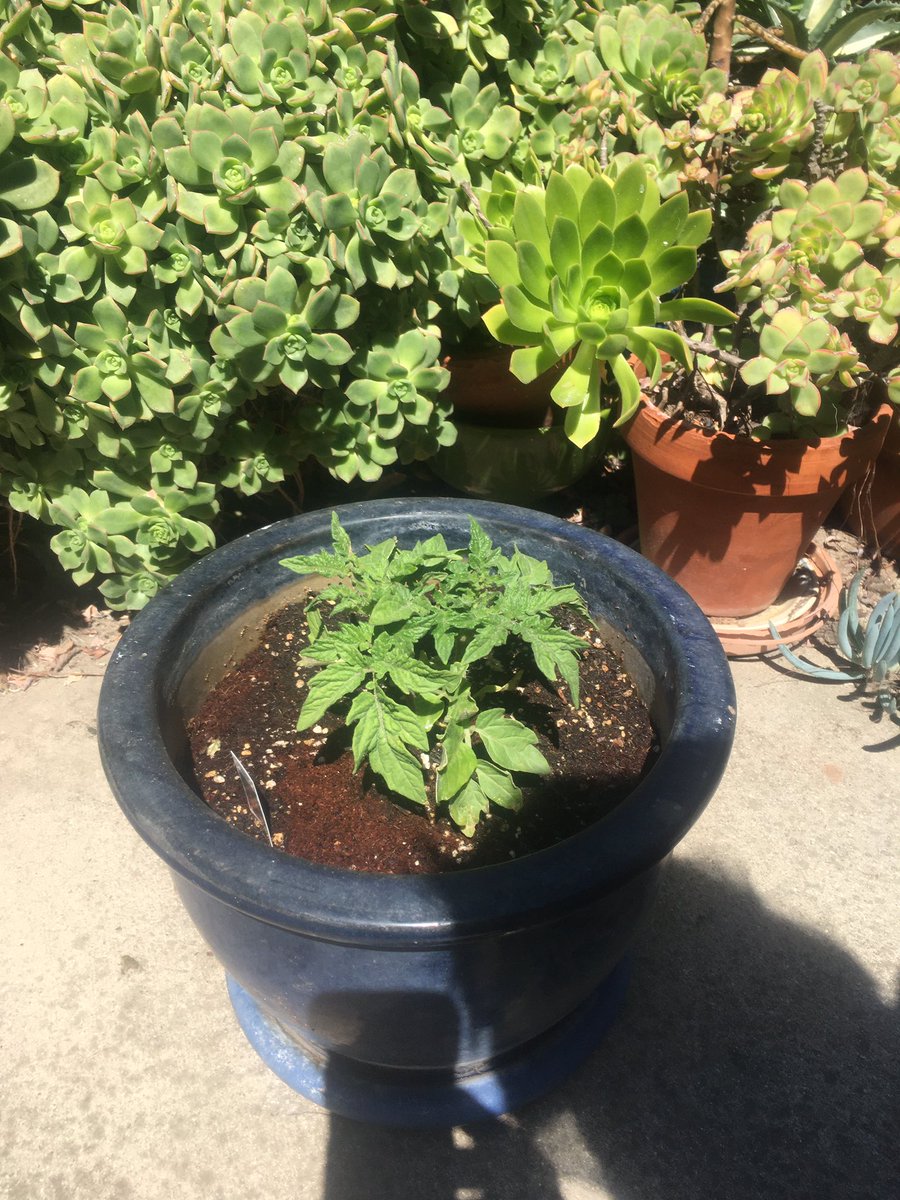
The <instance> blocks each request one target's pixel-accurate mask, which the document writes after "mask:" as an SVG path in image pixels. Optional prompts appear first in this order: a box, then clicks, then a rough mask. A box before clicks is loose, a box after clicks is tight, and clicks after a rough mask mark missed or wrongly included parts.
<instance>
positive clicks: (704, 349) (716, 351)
mask: <svg viewBox="0 0 900 1200" xmlns="http://www.w3.org/2000/svg"><path fill="white" fill-rule="evenodd" d="M688 345H689V346H690V348H691V349H692V350H693V351H694V353H695V354H705V355H706V356H707V358H715V359H718V361H719V362H723V363H725V365H726V366H728V367H742V366H743V365H744V362H745V361H746V360H745V359H743V358H741V357H740V355H738V354H732V353H731V351H730V350H722V349H720V348H719V347H718V346H716V345H715V343H713V342H689V343H688Z"/></svg>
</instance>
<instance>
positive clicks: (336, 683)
mask: <svg viewBox="0 0 900 1200" xmlns="http://www.w3.org/2000/svg"><path fill="white" fill-rule="evenodd" d="M364 679H365V672H363V671H360V670H359V669H358V668H356V667H350V666H347V665H346V664H345V663H339V662H337V663H331V664H329V665H328V666H327V667H325V668H324V669H323V670H321V671H319V672H318V673H317V674H316V675H314V676H313V677H312V679H311V680H310V681H309V685H308V687H307V691H306V699H305V700H304V702H303V707H302V708H301V709H300V716H299V717H298V718H297V728H298V729H309V727H310V726H311V725H315V723H316V722H317V721H319V720H321V719H322V717H323V716H324V715H325V713H326V712H328V710H329V709H330V708H331V707H332V705H334V704H337V702H338V701H339V700H343V698H344V697H345V696H348V695H349V694H350V693H351V692H354V691H356V689H357V688H358V687H360V686H361V684H362V682H363V680H364Z"/></svg>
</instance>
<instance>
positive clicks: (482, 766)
mask: <svg viewBox="0 0 900 1200" xmlns="http://www.w3.org/2000/svg"><path fill="white" fill-rule="evenodd" d="M475 778H476V780H477V781H478V785H479V787H480V788H481V790H482V792H484V794H485V796H487V798H488V799H489V800H491V801H492V802H493V803H494V804H499V805H500V807H501V808H508V809H510V810H511V811H512V812H518V811H519V810H520V809H521V807H522V790H521V788H518V787H516V785H515V783H514V782H513V779H512V776H511V775H510V773H509V772H508V771H504V770H503V768H502V767H495V766H494V764H493V763H487V762H480V763H479V764H478V769H477V771H476V772H475Z"/></svg>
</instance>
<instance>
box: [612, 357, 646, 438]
mask: <svg viewBox="0 0 900 1200" xmlns="http://www.w3.org/2000/svg"><path fill="white" fill-rule="evenodd" d="M612 371H613V376H614V378H615V381H616V383H617V384H618V385H619V392H620V394H621V397H622V399H621V404H620V412H619V416H618V419H617V420H616V423H615V424H616V428H618V427H619V426H620V425H624V424H625V422H626V421H629V420H630V419H631V418H632V417H633V416H634V414H635V413H636V412H637V408H638V404H639V403H640V400H641V385H640V384H639V383H638V379H637V376H636V375H635V373H634V371H633V370H632V368H631V367H630V366H629V365H628V362H627V360H626V359H625V358H623V356H622V355H621V354H620V355H618V356H617V357H616V358H614V359H613V360H612Z"/></svg>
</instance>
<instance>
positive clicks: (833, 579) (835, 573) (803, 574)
mask: <svg viewBox="0 0 900 1200" xmlns="http://www.w3.org/2000/svg"><path fill="white" fill-rule="evenodd" d="M840 593H841V574H840V571H839V570H838V568H837V565H836V564H835V562H834V560H833V559H832V558H831V557H830V556H829V555H828V554H826V552H825V551H824V550H823V549H822V548H821V547H820V546H815V545H813V546H810V547H809V549H808V550H807V552H806V556H805V557H804V558H801V559H800V562H799V563H798V564H797V567H796V570H795V571H794V573H793V575H792V576H791V578H790V579H789V580H788V582H787V584H786V585H785V587H784V589H783V591H782V593H781V595H780V596H779V597H778V599H777V600H776V601H775V602H774V603H773V604H770V605H769V607H768V608H764V609H763V611H762V612H758V613H753V615H752V616H749V617H710V621H711V622H712V627H713V629H715V631H716V633H717V634H718V637H719V641H720V642H721V643H722V646H723V648H724V650H725V653H726V654H727V655H728V656H729V657H730V658H743V657H745V656H755V655H758V654H767V653H769V652H770V651H772V650H777V649H778V645H779V642H785V643H786V644H787V645H789V646H797V645H799V644H800V643H801V642H803V641H805V640H806V639H807V638H808V637H810V636H811V635H812V634H813V633H815V631H816V630H817V629H818V628H819V627H820V626H821V625H823V624H824V623H825V621H827V620H828V618H829V617H832V616H834V614H835V613H836V612H837V607H838V599H839V597H840ZM770 621H771V622H772V624H773V625H774V626H775V628H776V629H777V630H778V633H779V637H778V639H776V638H773V637H772V635H771V633H770V632H769V622H770Z"/></svg>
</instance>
